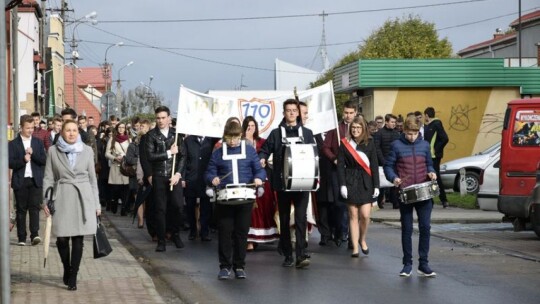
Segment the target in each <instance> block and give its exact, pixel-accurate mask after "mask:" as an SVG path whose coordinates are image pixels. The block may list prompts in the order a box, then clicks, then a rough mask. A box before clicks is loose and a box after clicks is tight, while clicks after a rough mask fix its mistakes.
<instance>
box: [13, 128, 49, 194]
mask: <svg viewBox="0 0 540 304" xmlns="http://www.w3.org/2000/svg"><path fill="white" fill-rule="evenodd" d="M30 146H31V147H32V156H31V158H30V166H31V168H32V176H33V179H34V183H35V185H36V187H43V174H44V170H45V163H46V161H47V155H46V154H45V146H43V141H41V140H40V139H38V138H36V137H34V136H32V137H31V141H30ZM8 151H9V152H8V153H9V168H10V169H12V170H13V174H12V175H11V188H13V190H19V189H20V188H21V187H22V185H23V182H24V171H25V170H26V162H25V161H24V156H25V155H26V151H25V149H24V144H23V142H22V138H21V135H20V134H19V136H17V137H16V138H15V139H14V140H12V141H10V142H9V145H8Z"/></svg>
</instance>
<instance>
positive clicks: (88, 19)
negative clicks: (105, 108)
mask: <svg viewBox="0 0 540 304" xmlns="http://www.w3.org/2000/svg"><path fill="white" fill-rule="evenodd" d="M96 17H97V13H96V12H91V13H90V14H88V15H86V16H84V17H82V18H79V19H77V20H75V21H73V23H74V24H75V26H74V27H73V32H72V33H71V50H72V52H71V63H72V64H73V68H72V77H73V79H72V83H73V109H74V110H75V112H77V73H76V70H75V64H76V63H77V59H79V53H78V52H77V41H76V40H75V30H76V29H77V27H78V26H79V25H81V24H83V23H85V22H90V23H92V24H94V25H95V24H97V20H96Z"/></svg>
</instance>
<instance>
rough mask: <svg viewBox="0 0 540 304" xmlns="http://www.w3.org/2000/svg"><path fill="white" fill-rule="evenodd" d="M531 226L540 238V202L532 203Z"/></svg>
mask: <svg viewBox="0 0 540 304" xmlns="http://www.w3.org/2000/svg"><path fill="white" fill-rule="evenodd" d="M531 226H532V229H533V230H534V233H536V236H538V237H539V238H540V204H532V207H531Z"/></svg>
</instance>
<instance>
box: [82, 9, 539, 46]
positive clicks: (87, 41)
mask: <svg viewBox="0 0 540 304" xmlns="http://www.w3.org/2000/svg"><path fill="white" fill-rule="evenodd" d="M539 8H540V7H534V8H531V9H528V10H524V11H523V12H529V11H535V10H537V9H539ZM515 14H517V12H515V13H510V14H505V15H499V16H495V17H490V18H486V19H482V20H477V21H471V22H467V23H462V24H456V25H452V26H447V27H442V28H438V29H436V30H437V31H444V30H448V29H453V28H459V27H464V26H469V25H474V24H478V23H482V22H486V21H491V20H495V19H499V18H503V17H508V16H512V15H515ZM96 29H97V28H96ZM107 33H108V32H107ZM119 37H120V36H119ZM78 41H79V42H82V43H92V44H102V45H110V44H111V43H113V42H103V41H94V40H82V39H81V40H78ZM362 42H364V41H363V40H356V41H346V42H336V43H327V44H326V46H340V45H349V44H359V43H362ZM124 46H125V47H133V48H154V49H155V48H157V49H163V50H179V51H219V52H223V51H224V52H229V51H234V52H236V51H268V50H290V49H306V48H318V47H320V44H317V45H315V44H312V45H297V46H276V47H253V48H197V47H156V46H146V45H141V44H124Z"/></svg>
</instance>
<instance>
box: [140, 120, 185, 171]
mask: <svg viewBox="0 0 540 304" xmlns="http://www.w3.org/2000/svg"><path fill="white" fill-rule="evenodd" d="M175 137H176V130H175V129H174V128H169V133H168V134H167V136H165V135H163V134H162V133H161V131H160V130H159V128H158V127H157V126H156V127H155V128H154V129H152V130H150V131H148V133H146V139H145V142H144V146H145V150H146V157H147V158H148V161H149V162H150V164H151V165H152V174H153V175H154V176H162V177H169V178H170V177H171V173H173V172H174V173H180V174H181V173H182V171H183V169H184V164H185V157H184V156H185V152H184V143H183V136H180V135H179V136H178V141H177V142H176V145H177V146H178V154H177V155H176V163H175V168H173V158H174V157H171V158H169V157H168V155H167V151H168V150H170V149H171V146H172V145H173V143H174V140H175Z"/></svg>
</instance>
